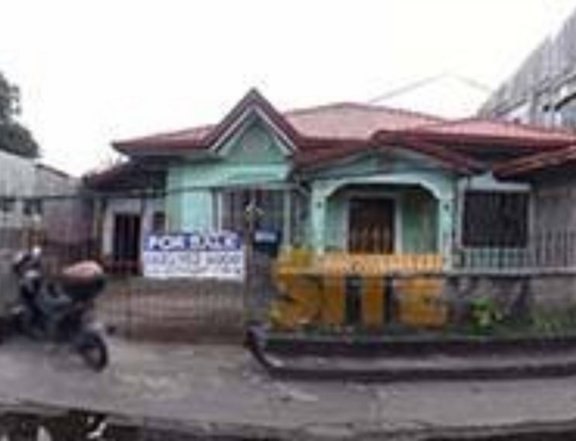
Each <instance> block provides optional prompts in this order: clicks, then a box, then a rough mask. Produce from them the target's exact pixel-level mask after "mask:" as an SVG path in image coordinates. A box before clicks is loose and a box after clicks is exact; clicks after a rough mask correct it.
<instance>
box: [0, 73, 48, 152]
mask: <svg viewBox="0 0 576 441" xmlns="http://www.w3.org/2000/svg"><path fill="white" fill-rule="evenodd" d="M19 113H20V92H19V90H18V88H17V87H16V86H14V85H12V84H10V83H9V82H8V80H7V79H6V77H4V75H3V74H2V73H1V72H0V150H4V151H6V152H9V153H13V154H15V155H19V156H24V157H27V158H36V157H38V155H39V153H40V151H39V150H40V149H39V148H38V144H37V143H36V141H35V140H34V138H33V137H32V134H31V133H30V131H29V130H28V129H27V128H26V127H24V126H23V125H22V124H20V123H19V122H18V121H17V120H16V116H17V115H18V114H19Z"/></svg>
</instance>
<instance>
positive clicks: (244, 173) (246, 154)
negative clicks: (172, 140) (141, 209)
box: [167, 115, 290, 230]
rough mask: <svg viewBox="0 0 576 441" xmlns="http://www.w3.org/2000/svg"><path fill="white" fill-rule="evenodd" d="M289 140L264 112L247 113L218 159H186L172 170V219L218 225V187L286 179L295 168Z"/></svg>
mask: <svg viewBox="0 0 576 441" xmlns="http://www.w3.org/2000/svg"><path fill="white" fill-rule="evenodd" d="M286 152H287V146H286V145H285V144H284V143H283V141H282V140H281V139H280V138H279V137H278V136H277V135H276V134H275V133H274V130H273V129H272V128H271V127H269V126H268V125H267V124H266V123H264V122H263V121H262V120H261V119H260V118H259V117H257V116H256V115H253V116H251V117H248V118H246V119H245V121H244V122H243V124H242V125H241V126H240V127H237V128H236V129H235V131H234V133H233V134H231V136H230V137H229V139H227V140H226V141H225V142H224V143H222V145H220V146H217V149H216V153H215V156H214V158H213V159H210V160H206V159H204V160H202V161H199V160H196V161H193V160H190V161H183V162H182V163H181V164H175V165H173V166H171V167H170V169H169V172H168V181H167V182H168V184H167V185H168V188H167V190H168V194H169V195H168V197H167V206H168V211H169V222H170V226H171V227H172V228H173V229H177V230H198V229H200V230H206V229H211V228H214V227H215V226H216V225H215V218H216V216H215V213H214V212H213V211H214V207H215V206H216V202H215V199H214V198H215V196H214V190H213V189H214V188H216V187H224V186H226V187H233V186H243V185H254V184H261V185H262V186H274V185H281V183H282V182H285V181H286V178H287V176H288V174H289V172H290V162H289V160H288V159H287V158H286Z"/></svg>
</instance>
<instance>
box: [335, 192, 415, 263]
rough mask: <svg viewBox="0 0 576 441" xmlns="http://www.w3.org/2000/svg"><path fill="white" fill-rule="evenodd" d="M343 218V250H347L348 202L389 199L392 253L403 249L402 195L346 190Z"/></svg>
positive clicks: (348, 228) (397, 252)
mask: <svg viewBox="0 0 576 441" xmlns="http://www.w3.org/2000/svg"><path fill="white" fill-rule="evenodd" d="M344 198H345V207H346V213H345V216H342V218H343V220H344V222H345V225H344V228H343V231H344V232H345V234H344V248H345V249H346V251H349V250H348V245H349V230H350V200H351V199H353V198H356V199H390V200H391V201H392V202H393V203H394V244H393V245H394V247H393V248H394V249H393V250H392V252H393V253H394V254H400V253H402V250H403V248H404V246H403V245H404V244H403V240H402V238H403V237H404V236H403V233H404V231H403V228H402V221H403V216H402V204H401V202H402V195H401V194H398V193H396V192H391V191H380V190H378V189H377V188H375V190H374V191H366V190H364V191H362V190H353V189H352V190H348V191H346V193H345V196H344Z"/></svg>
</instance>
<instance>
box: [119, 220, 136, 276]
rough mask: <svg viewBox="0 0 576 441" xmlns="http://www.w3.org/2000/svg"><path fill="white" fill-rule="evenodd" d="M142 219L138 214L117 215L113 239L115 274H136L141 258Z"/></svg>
mask: <svg viewBox="0 0 576 441" xmlns="http://www.w3.org/2000/svg"><path fill="white" fill-rule="evenodd" d="M140 229H141V219H140V216H139V215H137V214H124V213H122V214H116V215H115V216H114V236H113V238H112V240H113V245H112V260H113V270H114V271H115V272H126V273H130V274H135V273H137V272H138V266H139V265H138V261H139V258H140Z"/></svg>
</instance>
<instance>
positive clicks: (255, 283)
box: [0, 189, 576, 341]
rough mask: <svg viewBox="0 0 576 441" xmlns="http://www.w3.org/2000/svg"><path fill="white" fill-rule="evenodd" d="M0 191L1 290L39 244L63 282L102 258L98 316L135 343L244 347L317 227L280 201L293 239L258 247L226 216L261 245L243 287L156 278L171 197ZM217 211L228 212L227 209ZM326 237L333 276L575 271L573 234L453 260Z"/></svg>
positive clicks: (336, 233)
mask: <svg viewBox="0 0 576 441" xmlns="http://www.w3.org/2000/svg"><path fill="white" fill-rule="evenodd" d="M1 190H2V189H0V289H1V290H2V293H3V296H4V297H5V298H6V297H9V296H8V295H6V293H8V292H9V291H11V290H13V285H11V283H12V281H11V277H10V259H11V258H12V256H13V255H14V253H15V252H17V251H18V250H20V249H26V248H29V247H30V246H31V245H40V246H41V247H42V248H43V250H44V253H45V256H46V267H47V270H48V272H49V273H50V274H51V275H54V276H55V275H57V274H58V271H59V270H60V269H61V268H62V267H63V266H65V265H68V264H70V263H73V262H75V261H78V260H81V259H95V260H97V261H99V262H101V263H102V264H103V265H104V267H105V269H106V271H107V272H108V274H109V283H108V285H107V289H106V292H105V293H104V295H103V296H102V297H101V299H100V301H99V305H98V306H99V313H100V314H101V316H102V319H103V320H104V321H105V322H106V323H108V324H109V325H110V326H111V327H112V328H113V329H115V330H116V332H118V333H120V334H122V335H126V336H130V337H134V338H154V339H162V340H165V339H170V340H182V341H196V340H202V339H207V338H209V339H226V340H230V339H235V340H240V339H241V338H242V331H243V326H244V323H245V321H246V320H248V319H258V318H262V317H264V316H265V315H266V314H268V312H269V306H270V303H271V301H272V300H274V299H276V298H277V297H278V295H279V294H281V293H282V286H279V281H278V278H277V268H278V262H279V260H281V259H282V258H283V256H282V255H281V253H280V255H278V252H279V249H281V248H283V247H282V245H286V244H289V245H290V246H291V247H289V248H292V249H293V250H294V249H297V250H301V251H302V250H304V251H303V252H308V253H312V252H311V250H310V249H307V243H306V234H307V233H306V232H307V229H308V223H309V221H310V219H309V218H308V217H307V213H306V209H305V206H306V201H299V202H298V204H296V202H294V201H291V202H290V204H291V205H290V208H291V209H290V210H289V211H288V212H287V211H286V210H285V206H284V207H283V206H282V203H281V202H280V199H279V198H278V197H274V198H272V199H271V200H270V201H268V202H267V204H268V205H269V210H271V211H273V215H272V216H269V217H268V218H267V219H269V220H270V223H269V224H267V223H266V222H267V219H266V218H264V217H263V216H261V219H259V223H260V226H262V227H263V228H264V229H267V230H268V231H275V230H274V229H275V228H280V227H283V228H288V229H289V233H288V234H281V233H279V234H277V235H276V236H275V238H273V240H272V241H270V240H269V239H270V238H268V239H267V240H263V241H258V240H256V235H257V234H258V232H259V225H256V224H254V225H251V226H250V225H246V224H244V223H245V222H247V217H246V216H238V213H235V214H234V216H229V217H228V218H226V216H225V213H224V214H223V216H222V218H221V219H222V220H221V221H220V222H219V224H221V225H220V227H221V228H224V227H230V228H236V229H238V230H239V232H240V233H241V234H242V235H243V236H244V238H245V239H246V237H251V238H252V240H250V241H249V244H250V247H249V248H250V251H249V256H248V268H247V277H246V280H245V281H244V282H243V283H239V282H225V281H215V280H194V279H177V280H151V279H147V278H144V277H142V275H141V269H142V268H141V258H140V257H141V245H142V238H143V237H145V235H146V234H148V233H150V232H157V233H160V232H162V231H170V230H171V229H172V227H171V225H170V220H169V216H167V215H166V213H165V211H164V210H165V208H164V207H165V206H166V202H165V200H164V199H163V196H162V195H159V194H151V193H146V194H144V193H129V194H128V193H127V194H125V195H121V196H118V195H115V196H107V197H104V196H102V195H95V194H85V193H82V192H80V191H76V192H74V193H73V194H72V193H68V194H66V193H61V194H57V193H54V192H53V193H52V194H50V195H45V196H37V195H36V196H34V197H32V196H26V197H23V196H18V195H16V194H15V193H11V194H10V195H9V196H2V191H1ZM259 197H261V198H262V197H263V196H262V195H260V196H259ZM298 197H299V198H300V195H299V196H298ZM243 202H246V201H244V200H240V199H239V198H238V197H236V196H235V197H231V196H230V197H229V199H228V202H227V203H228V204H229V205H230V206H231V207H232V206H236V205H238V206H239V207H240V208H239V209H240V210H241V212H242V213H247V211H246V209H247V207H246V206H245V205H242V204H243ZM217 209H219V210H226V207H225V206H220V207H217ZM286 213H288V217H289V218H288V219H286V218H285V215H286ZM324 234H325V235H326V236H329V237H333V238H337V239H338V240H339V241H340V243H341V244H342V247H341V249H327V250H326V252H325V254H324V255H323V256H322V257H321V258H320V259H317V260H316V263H317V264H318V265H320V267H321V268H324V270H327V271H331V270H332V269H333V267H330V265H336V266H338V265H340V267H341V269H342V273H341V275H340V276H342V275H344V274H345V273H346V272H348V273H353V272H354V271H355V270H357V269H358V268H359V265H361V264H365V263H366V264H369V265H371V263H370V262H376V263H374V265H375V266H374V271H373V272H374V273H375V274H380V275H384V274H386V273H394V272H401V271H402V270H405V269H408V270H411V271H413V272H416V273H418V272H427V271H428V272H429V270H430V268H429V266H430V265H433V266H434V269H435V270H445V269H446V268H445V267H443V265H445V264H446V262H450V265H451V269H456V270H466V271H467V270H470V271H480V272H481V271H492V270H499V271H501V272H502V271H504V272H508V273H509V274H512V275H513V274H514V272H518V273H520V272H524V273H525V272H526V271H527V270H528V271H529V270H531V269H534V268H538V269H575V268H576V231H571V230H569V229H567V228H566V229H565V230H563V231H546V232H534V233H533V234H527V235H526V237H525V238H524V240H525V243H523V244H522V246H514V247H512V246H501V245H500V244H498V243H486V242H484V243H483V244H482V245H483V246H476V247H461V246H458V244H457V243H456V244H455V245H454V247H453V249H452V250H451V251H450V252H449V253H448V254H447V255H441V254H440V253H439V252H438V250H437V244H436V243H435V242H434V241H433V240H430V239H429V235H428V236H427V239H426V240H425V241H423V242H422V243H419V244H416V245H414V249H413V250H412V251H411V252H404V253H394V252H391V250H393V245H392V241H393V240H394V238H392V237H391V236H390V234H389V233H386V232H383V231H377V232H374V231H368V230H366V231H363V230H358V229H357V230H355V231H351V232H349V233H346V232H345V231H344V230H343V229H342V226H338V228H336V227H334V228H333V229H330V228H328V229H326V230H325V231H324ZM346 234H347V236H346ZM286 236H288V237H286ZM274 241H276V242H274ZM514 245H518V244H514ZM349 246H350V247H351V248H350V249H348V247H349ZM306 250H307V251H306ZM312 254H313V253H312ZM377 256H384V257H382V258H380V259H379V258H377ZM360 258H362V259H363V261H362V262H363V263H361V264H359V263H358V262H359V261H360V260H362V259H360ZM359 259H360V260H359ZM347 262H348V263H349V265H348V263H347ZM354 262H356V263H354ZM402 262H403V263H402ZM322 265H323V266H322ZM347 265H348V266H347ZM311 268H312V267H311V265H310V264H309V265H308V266H306V267H305V269H306V270H307V271H310V270H311ZM340 276H338V277H340ZM338 277H336V279H338ZM340 279H341V277H340ZM340 279H338V280H340Z"/></svg>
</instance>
